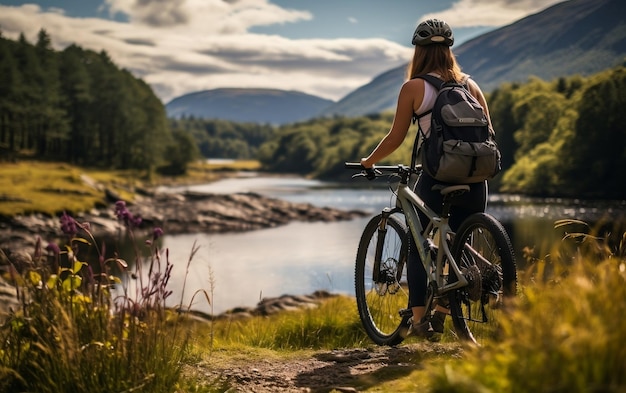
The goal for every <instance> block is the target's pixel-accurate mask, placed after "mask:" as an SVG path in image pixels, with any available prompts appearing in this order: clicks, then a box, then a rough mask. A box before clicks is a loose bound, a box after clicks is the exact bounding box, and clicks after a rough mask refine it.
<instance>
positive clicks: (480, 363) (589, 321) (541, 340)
mask: <svg viewBox="0 0 626 393" xmlns="http://www.w3.org/2000/svg"><path fill="white" fill-rule="evenodd" d="M625 240H626V238H625V237H622V239H621V240H620V239H618V242H617V244H616V245H614V246H611V242H610V241H608V239H606V238H603V237H597V236H591V235H585V234H583V233H577V234H576V236H567V238H566V241H565V242H564V243H563V244H561V245H559V246H558V247H555V249H554V251H553V253H552V254H551V255H550V256H548V257H546V258H544V259H540V260H536V261H533V263H532V264H531V266H530V267H529V268H528V269H527V270H526V271H525V272H524V274H523V275H522V276H521V277H520V281H521V283H522V288H523V289H522V293H521V296H520V298H519V299H518V300H517V302H516V304H515V306H514V309H513V311H512V312H511V313H510V315H509V317H508V318H504V319H503V321H502V323H503V335H502V339H501V340H500V341H499V342H491V343H486V345H485V346H483V347H481V348H474V349H473V350H470V351H468V352H467V353H466V355H465V358H464V359H463V360H462V361H459V362H454V363H451V364H448V365H447V366H446V367H444V368H438V369H436V370H435V369H433V370H432V371H433V375H434V378H433V381H432V383H431V385H432V386H433V389H432V391H433V392H447V391H454V392H498V393H500V392H503V393H506V392H580V393H583V392H592V391H596V392H618V391H623V389H624V388H626V373H624V370H625V369H624V364H626V349H624V348H625V347H624V345H623V343H624V342H626V319H624V318H623V316H624V315H625V314H626V300H625V299H626V259H625V256H626V244H625Z"/></svg>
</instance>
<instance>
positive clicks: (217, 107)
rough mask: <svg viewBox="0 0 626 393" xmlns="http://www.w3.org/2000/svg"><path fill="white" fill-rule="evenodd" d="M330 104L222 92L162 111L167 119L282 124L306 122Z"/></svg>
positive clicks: (280, 94) (292, 94)
mask: <svg viewBox="0 0 626 393" xmlns="http://www.w3.org/2000/svg"><path fill="white" fill-rule="evenodd" d="M331 104H333V101H331V100H326V99H323V98H320V97H316V96H312V95H309V94H305V93H300V92H296V91H283V90H275V89H238V88H224V89H215V90H205V91H199V92H195V93H190V94H185V95H183V96H180V97H177V98H175V99H173V100H172V101H170V102H169V103H167V104H166V105H165V109H166V111H167V116H168V117H170V118H180V117H182V116H194V117H198V118H205V119H222V120H230V121H236V122H242V123H245V122H253V123H268V124H286V123H292V122H297V121H301V120H307V119H310V118H311V117H313V116H315V115H316V114H318V113H320V111H322V110H324V109H325V108H327V107H328V106H330V105H331Z"/></svg>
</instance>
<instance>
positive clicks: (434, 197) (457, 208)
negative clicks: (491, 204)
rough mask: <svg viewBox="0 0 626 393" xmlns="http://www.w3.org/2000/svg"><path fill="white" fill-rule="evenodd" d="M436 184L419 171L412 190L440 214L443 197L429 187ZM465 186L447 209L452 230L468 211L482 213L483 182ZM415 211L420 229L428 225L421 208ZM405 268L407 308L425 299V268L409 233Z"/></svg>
mask: <svg viewBox="0 0 626 393" xmlns="http://www.w3.org/2000/svg"><path fill="white" fill-rule="evenodd" d="M436 184H441V182H440V181H437V180H435V179H433V178H432V177H430V176H428V175H427V174H426V173H422V175H421V176H420V178H419V180H418V181H417V184H416V185H415V193H416V194H417V195H419V196H420V198H422V199H423V200H424V202H425V203H426V205H427V206H428V207H430V208H431V209H433V210H434V211H435V212H436V213H437V214H441V210H442V204H443V196H442V195H441V193H440V192H439V191H433V190H432V188H433V186H434V185H436ZM469 186H470V191H469V192H466V193H465V194H463V195H462V196H461V197H460V198H459V200H458V203H455V205H454V206H452V208H451V209H450V228H451V229H452V230H453V231H456V230H457V229H459V226H460V225H461V223H462V222H463V220H465V219H466V218H467V217H469V216H470V215H471V214H473V213H480V212H484V211H485V208H486V206H487V182H486V181H485V182H482V183H473V184H470V185H469ZM418 213H419V218H420V222H421V223H422V228H424V227H426V225H427V224H428V218H427V217H426V215H425V214H424V213H422V212H421V211H418ZM406 269H407V281H408V284H409V307H418V306H424V305H425V301H426V281H427V277H426V270H424V265H423V264H422V262H421V260H420V257H419V253H418V252H417V249H416V248H415V244H413V238H412V236H409V255H408V261H407V267H406Z"/></svg>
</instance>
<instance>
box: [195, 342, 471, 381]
mask: <svg viewBox="0 0 626 393" xmlns="http://www.w3.org/2000/svg"><path fill="white" fill-rule="evenodd" d="M460 353H461V348H460V346H458V345H452V344H433V343H415V344H407V345H403V346H401V347H394V348H389V347H373V348H368V349H346V350H334V351H319V352H315V353H312V354H310V353H307V354H306V356H302V357H298V358H293V357H291V358H274V357H272V358H266V359H258V358H257V357H254V359H245V356H243V358H242V357H239V356H237V357H236V358H235V357H233V358H232V359H221V360H220V362H218V363H219V365H215V364H213V363H214V362H212V361H211V360H210V359H209V360H208V361H207V362H205V363H201V364H197V365H195V367H191V368H192V369H193V370H191V369H189V370H187V372H191V373H192V374H193V375H196V376H197V377H199V378H201V379H203V380H207V381H217V380H219V381H221V382H223V383H224V386H225V387H228V390H227V391H228V392H255V393H270V392H271V393H276V392H316V393H317V392H330V391H337V392H358V391H361V390H364V389H367V388H371V387H373V386H377V385H380V384H383V383H384V382H385V381H389V380H393V379H397V378H400V377H402V376H405V375H408V374H410V373H411V372H413V371H414V370H418V369H421V368H422V367H423V361H424V360H427V359H428V358H433V357H438V356H442V355H445V356H460Z"/></svg>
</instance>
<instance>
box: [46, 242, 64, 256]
mask: <svg viewBox="0 0 626 393" xmlns="http://www.w3.org/2000/svg"><path fill="white" fill-rule="evenodd" d="M46 250H47V251H50V252H52V253H53V254H54V255H59V254H60V253H61V249H60V248H59V246H57V245H56V244H55V243H48V245H47V246H46Z"/></svg>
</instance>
